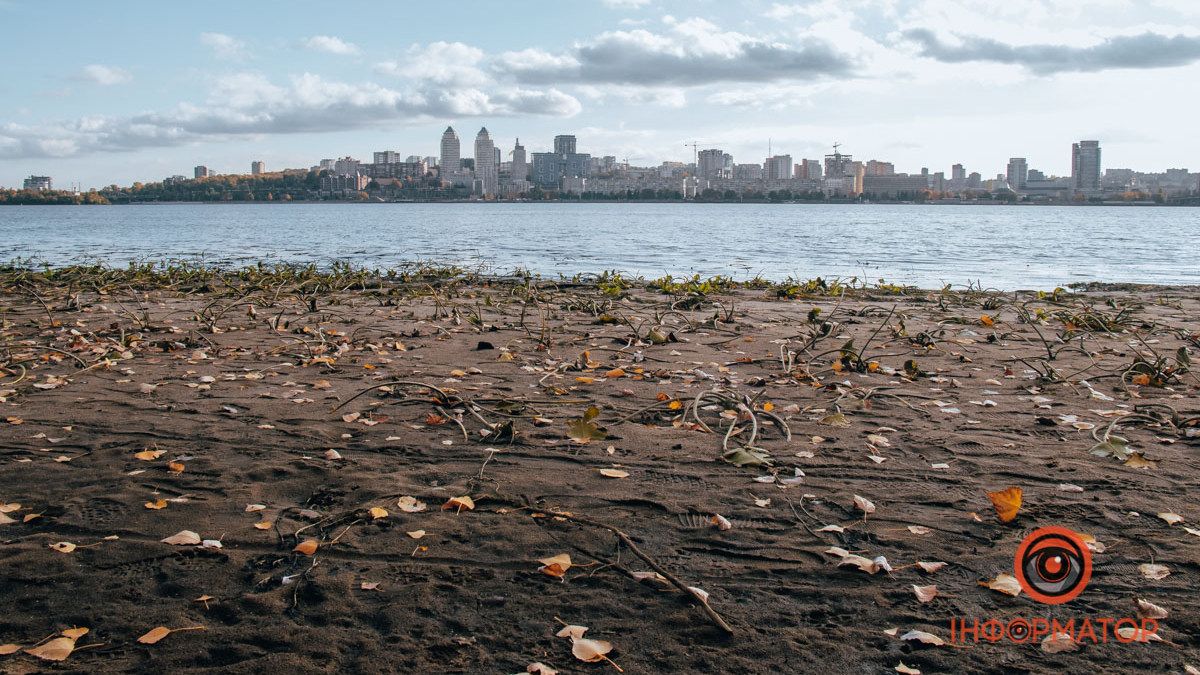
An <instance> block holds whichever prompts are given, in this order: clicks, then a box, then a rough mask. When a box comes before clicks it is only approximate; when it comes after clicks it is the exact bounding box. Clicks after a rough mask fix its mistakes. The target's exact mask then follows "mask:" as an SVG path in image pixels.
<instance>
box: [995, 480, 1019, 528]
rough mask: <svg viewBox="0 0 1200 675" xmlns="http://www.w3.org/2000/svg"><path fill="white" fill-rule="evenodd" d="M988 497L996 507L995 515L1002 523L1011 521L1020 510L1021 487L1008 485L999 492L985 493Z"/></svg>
mask: <svg viewBox="0 0 1200 675" xmlns="http://www.w3.org/2000/svg"><path fill="white" fill-rule="evenodd" d="M987 495H988V499H991V500H992V505H993V506H995V507H996V515H997V516H998V517H999V518H1000V522H1002V523H1011V522H1012V521H1013V519H1014V518H1016V517H1017V512H1018V511H1020V510H1021V488H1019V487H1009V488H1006V489H1004V490H1000V491H999V492H989V493H987Z"/></svg>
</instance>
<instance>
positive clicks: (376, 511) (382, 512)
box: [369, 506, 388, 520]
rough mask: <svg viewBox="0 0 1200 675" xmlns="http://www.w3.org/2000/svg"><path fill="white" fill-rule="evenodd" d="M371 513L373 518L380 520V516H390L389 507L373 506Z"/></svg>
mask: <svg viewBox="0 0 1200 675" xmlns="http://www.w3.org/2000/svg"><path fill="white" fill-rule="evenodd" d="M369 513H370V514H371V519H372V520H379V519H380V518H387V517H388V512H387V509H385V508H382V507H379V506H372V507H371V510H370V511H369Z"/></svg>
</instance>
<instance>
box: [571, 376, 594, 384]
mask: <svg viewBox="0 0 1200 675" xmlns="http://www.w3.org/2000/svg"><path fill="white" fill-rule="evenodd" d="M575 381H576V382H578V383H580V384H591V383H593V382H595V381H596V378H594V377H577V378H575Z"/></svg>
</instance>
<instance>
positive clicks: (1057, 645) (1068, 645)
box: [1042, 633, 1079, 654]
mask: <svg viewBox="0 0 1200 675" xmlns="http://www.w3.org/2000/svg"><path fill="white" fill-rule="evenodd" d="M1076 649H1079V643H1078V642H1075V640H1074V639H1073V638H1072V637H1071V634H1070V633H1051V634H1050V635H1047V636H1046V637H1045V638H1043V639H1042V651H1044V652H1046V653H1047V654H1058V653H1060V652H1073V651H1075V650H1076Z"/></svg>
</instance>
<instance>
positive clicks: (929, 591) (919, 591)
mask: <svg viewBox="0 0 1200 675" xmlns="http://www.w3.org/2000/svg"><path fill="white" fill-rule="evenodd" d="M912 589H913V593H915V594H916V596H917V600H920V601H921V602H922V603H925V602H933V599H934V598H936V597H937V595H938V587H937V586H936V585H930V586H917V585H916V584H913V587H912Z"/></svg>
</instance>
